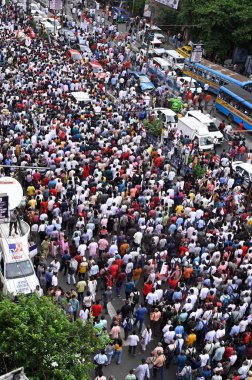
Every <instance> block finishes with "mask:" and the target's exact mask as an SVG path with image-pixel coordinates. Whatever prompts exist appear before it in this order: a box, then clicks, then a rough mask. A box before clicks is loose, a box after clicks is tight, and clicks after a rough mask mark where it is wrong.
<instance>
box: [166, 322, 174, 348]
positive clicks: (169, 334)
mask: <svg viewBox="0 0 252 380" xmlns="http://www.w3.org/2000/svg"><path fill="white" fill-rule="evenodd" d="M174 337H175V331H174V330H173V327H172V326H170V327H169V330H168V331H166V333H165V334H164V341H165V343H166V344H170V343H171V341H172V340H173V339H174Z"/></svg>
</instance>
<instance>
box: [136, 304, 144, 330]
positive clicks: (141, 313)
mask: <svg viewBox="0 0 252 380" xmlns="http://www.w3.org/2000/svg"><path fill="white" fill-rule="evenodd" d="M146 314H147V308H146V307H145V306H144V304H141V306H139V307H138V309H137V310H136V312H135V317H136V319H135V322H134V326H136V325H137V323H138V322H139V329H138V331H139V333H140V332H141V331H142V328H143V323H144V320H145V317H146Z"/></svg>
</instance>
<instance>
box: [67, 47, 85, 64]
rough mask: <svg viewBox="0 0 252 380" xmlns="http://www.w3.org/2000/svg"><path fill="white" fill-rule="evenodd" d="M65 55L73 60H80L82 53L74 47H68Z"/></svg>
mask: <svg viewBox="0 0 252 380" xmlns="http://www.w3.org/2000/svg"><path fill="white" fill-rule="evenodd" d="M67 57H68V58H69V59H72V60H73V61H81V60H82V55H81V53H80V52H79V51H78V50H75V49H69V50H68V51H67Z"/></svg>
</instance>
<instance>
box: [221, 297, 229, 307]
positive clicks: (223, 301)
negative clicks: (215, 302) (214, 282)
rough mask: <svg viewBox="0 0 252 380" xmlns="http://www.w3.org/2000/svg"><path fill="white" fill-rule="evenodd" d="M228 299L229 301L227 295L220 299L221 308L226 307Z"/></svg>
mask: <svg viewBox="0 0 252 380" xmlns="http://www.w3.org/2000/svg"><path fill="white" fill-rule="evenodd" d="M229 301H230V299H229V297H225V298H224V299H223V300H222V302H221V304H222V308H223V309H226V308H227V307H228V304H229Z"/></svg>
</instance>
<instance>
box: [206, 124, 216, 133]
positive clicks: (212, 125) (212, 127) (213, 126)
mask: <svg viewBox="0 0 252 380" xmlns="http://www.w3.org/2000/svg"><path fill="white" fill-rule="evenodd" d="M208 130H209V132H218V128H217V127H216V125H215V124H214V123H209V125H208Z"/></svg>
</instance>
